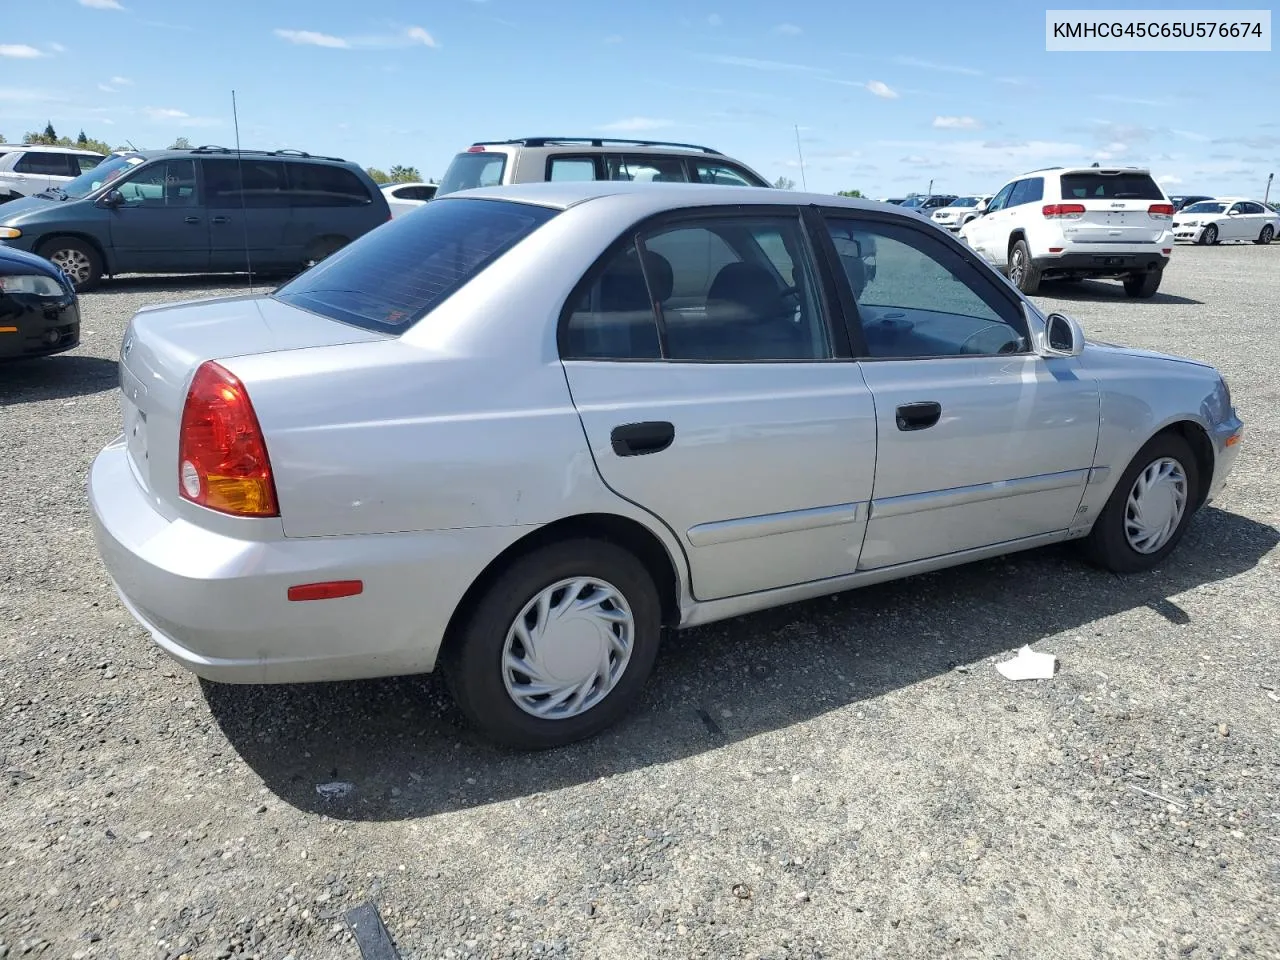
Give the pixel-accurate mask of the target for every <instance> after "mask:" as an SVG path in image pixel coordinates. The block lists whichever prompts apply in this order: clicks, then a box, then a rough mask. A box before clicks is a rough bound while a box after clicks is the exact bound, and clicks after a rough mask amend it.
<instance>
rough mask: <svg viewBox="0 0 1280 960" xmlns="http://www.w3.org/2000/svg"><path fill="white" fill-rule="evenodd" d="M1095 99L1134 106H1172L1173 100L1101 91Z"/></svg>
mask: <svg viewBox="0 0 1280 960" xmlns="http://www.w3.org/2000/svg"><path fill="white" fill-rule="evenodd" d="M1094 99H1095V100H1105V101H1106V102H1107V103H1123V104H1127V105H1129V106H1134V107H1171V106H1173V101H1171V100H1152V99H1148V98H1145V97H1122V96H1119V95H1117V94H1114V93H1100V94H1098V95H1097V96H1096V97H1094Z"/></svg>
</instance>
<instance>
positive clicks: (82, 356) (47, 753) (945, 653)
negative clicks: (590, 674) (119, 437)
mask: <svg viewBox="0 0 1280 960" xmlns="http://www.w3.org/2000/svg"><path fill="white" fill-rule="evenodd" d="M1278 280H1280V246H1273V247H1270V248H1260V247H1226V248H1209V249H1199V248H1192V249H1179V250H1178V251H1177V253H1176V255H1175V258H1174V261H1173V264H1172V266H1171V267H1170V270H1169V273H1168V275H1167V276H1166V279H1165V284H1164V288H1163V290H1162V292H1161V293H1160V294H1159V295H1158V296H1157V297H1156V298H1155V299H1154V300H1151V301H1149V302H1132V301H1129V300H1127V299H1126V298H1125V297H1124V296H1123V295H1122V293H1121V292H1120V290H1119V287H1118V286H1117V285H1115V284H1109V283H1084V284H1077V285H1073V286H1072V285H1058V286H1047V287H1046V289H1045V296H1043V297H1042V298H1041V300H1042V302H1044V303H1047V304H1049V305H1051V306H1053V307H1056V308H1060V309H1065V310H1067V311H1069V312H1073V313H1074V314H1075V315H1076V316H1078V317H1079V318H1080V319H1081V321H1082V322H1083V323H1084V324H1085V326H1086V329H1087V330H1088V331H1089V333H1090V334H1091V335H1093V336H1095V337H1098V338H1101V339H1106V340H1112V341H1118V342H1123V343H1129V344H1133V345H1138V346H1142V347H1148V348H1154V349H1159V350H1167V351H1172V352H1178V353H1184V354H1187V355H1190V356H1194V357H1199V358H1203V359H1206V360H1209V361H1211V362H1213V363H1215V364H1217V365H1218V366H1219V367H1220V368H1221V369H1223V370H1224V371H1225V372H1226V373H1227V375H1228V376H1229V378H1230V379H1231V381H1232V384H1233V389H1234V392H1235V396H1236V403H1237V405H1238V407H1239V408H1240V410H1241V413H1242V416H1243V417H1244V419H1245V420H1246V422H1247V424H1248V429H1249V433H1248V434H1247V439H1246V442H1245V444H1244V447H1243V453H1242V454H1241V457H1240V461H1239V463H1238V466H1237V468H1236V471H1235V473H1234V475H1233V480H1232V482H1231V484H1230V486H1229V487H1228V489H1227V492H1226V495H1225V496H1224V497H1223V499H1222V500H1221V501H1220V502H1219V503H1217V504H1216V505H1215V506H1214V507H1212V508H1209V509H1207V510H1206V511H1205V512H1204V513H1203V514H1201V515H1200V516H1199V517H1198V518H1197V520H1196V521H1195V523H1194V524H1193V526H1192V528H1191V530H1190V532H1189V534H1188V537H1187V539H1186V541H1185V542H1184V544H1183V546H1182V548H1181V549H1180V550H1179V551H1178V552H1177V553H1176V554H1175V556H1174V557H1173V558H1172V559H1171V561H1170V562H1169V563H1168V564H1167V565H1165V566H1164V567H1163V568H1162V569H1160V570H1159V571H1157V572H1155V573H1152V574H1148V575H1143V576H1136V577H1131V578H1126V579H1120V578H1116V577H1113V576H1110V575H1107V574H1103V573H1100V572H1097V571H1095V570H1092V569H1089V568H1086V567H1085V566H1083V565H1082V564H1080V563H1079V562H1078V561H1077V560H1076V559H1075V558H1074V556H1073V555H1072V553H1071V552H1070V551H1069V550H1067V549H1049V550H1044V551H1039V552H1035V553H1031V554H1026V555H1022V556H1017V557H1014V558H1011V559H1008V560H1000V561H994V562H989V563H982V564H978V565H974V566H971V567H967V568H963V569H959V570H953V571H950V572H945V573H941V574H937V575H932V576H926V577H921V578H917V579H913V580H910V581H906V582H902V583H898V584H893V585H889V586H884V587H877V588H871V589H868V590H865V591H860V592H853V593H848V594H845V595H842V596H839V597H835V598H831V599H825V600H820V601H816V602H812V603H806V604H800V605H796V606H792V607H788V608H785V609H781V610H775V611H771V612H769V613H766V614H762V615H758V616H753V617H749V618H745V619H741V620H737V621H733V622H730V623H725V624H720V625H717V626H714V627H710V628H704V629H701V630H698V631H696V632H693V633H690V634H685V635H683V636H682V637H681V638H679V641H678V642H676V643H673V644H670V645H668V647H667V649H666V650H665V652H664V654H663V656H662V658H661V660H660V662H659V668H658V671H657V673H656V675H655V677H654V679H653V682H652V683H651V684H650V687H649V691H648V694H647V698H646V700H645V702H644V703H643V704H642V705H641V707H640V709H639V710H638V711H637V712H636V713H635V714H634V715H633V716H632V717H631V718H630V719H629V720H628V721H627V722H625V723H624V724H623V725H622V726H621V727H620V728H618V729H616V730H614V731H612V732H610V733H609V734H607V735H605V736H603V737H601V738H600V739H598V740H596V741H593V742H591V743H587V744H583V745H580V746H577V747H574V748H570V749H566V750H561V751H558V752H554V753H550V754H541V755H534V756H529V755H520V754H510V753H505V752H502V751H499V750H496V749H494V748H492V747H489V746H487V745H486V744H484V743H483V742H480V741H478V740H477V739H476V738H475V737H474V736H473V735H472V734H471V733H470V732H469V731H468V730H467V729H465V728H464V727H463V725H462V723H461V721H460V718H459V717H458V715H457V714H456V712H455V710H454V709H453V707H452V706H451V705H450V704H449V702H448V700H447V698H446V697H445V695H444V692H443V690H442V688H441V685H440V684H439V683H438V682H437V681H436V680H435V679H434V678H408V679H399V680H389V681H377V682H366V683H351V684H333V685H319V686H309V687H289V688H247V687H234V688H233V687H218V686H206V685H202V684H200V683H199V682H198V681H196V680H194V679H193V678H191V677H190V676H189V675H187V674H185V673H183V672H181V671H179V670H178V669H176V668H175V667H174V666H173V665H172V664H171V663H170V662H169V661H168V660H167V659H166V658H164V657H163V656H162V655H161V654H160V653H158V651H157V650H156V649H155V648H154V647H153V646H152V644H151V643H150V642H149V641H148V640H147V638H146V637H145V636H144V634H143V632H142V631H141V630H139V629H138V628H137V627H136V626H135V625H134V623H133V621H132V620H131V619H130V618H129V617H128V615H127V614H126V613H125V612H124V611H123V610H122V609H121V607H120V606H119V604H118V603H117V601H116V599H115V597H114V595H113V594H112V593H111V591H110V589H109V587H108V586H107V583H106V580H105V578H104V575H103V572H102V569H101V567H100V565H99V562H98V560H97V557H96V554H95V552H94V548H93V542H92V537H91V534H90V530H89V522H88V516H87V508H86V505H85V498H84V477H85V471H86V469H87V467H88V464H89V461H90V459H91V458H92V456H93V455H94V453H95V452H96V451H97V449H98V448H99V447H100V446H101V445H102V444H103V443H105V442H106V441H108V440H110V439H111V437H112V436H114V435H115V433H116V432H117V429H118V410H117V404H116V398H115V394H114V392H113V388H114V386H115V377H116V373H115V363H114V356H115V353H116V349H117V345H118V344H119V342H120V339H121V334H122V329H123V326H124V324H125V323H126V322H127V320H128V318H129V317H130V315H131V314H132V312H133V311H134V309H135V308H137V307H138V306H140V305H142V304H144V303H149V302H154V301H158V300H172V299H181V298H187V297H190V296H203V295H213V294H218V293H222V292H225V291H226V290H227V285H226V281H225V280H210V281H204V282H201V281H198V280H192V279H190V278H186V279H177V280H168V279H165V280H158V279H151V280H143V281H121V282H117V283H113V284H111V285H109V286H107V287H105V288H104V289H103V290H102V291H101V292H99V293H94V294H90V295H87V296H85V297H84V315H85V335H84V343H83V345H82V346H81V348H80V349H78V350H77V351H75V352H74V353H72V354H69V355H65V356H62V357H57V358H52V359H48V360H44V361H39V362H32V363H27V364H19V365H12V366H7V367H3V368H0V409H2V410H3V415H2V416H0V489H3V491H4V493H5V495H4V496H3V498H0V524H2V526H0V529H3V531H4V533H3V543H4V548H3V553H2V557H3V560H4V563H3V566H2V567H0V577H2V578H3V580H2V583H3V588H2V589H0V772H2V773H3V779H0V824H3V828H2V829H0V865H2V867H0V958H9V960H12V958H20V957H28V956H30V957H37V956H41V957H50V958H55V957H56V958H59V960H63V958H69V960H77V958H88V957H94V958H106V957H111V958H117V960H134V958H155V960H171V958H177V957H182V956H186V957H190V958H195V960H204V958H225V957H258V958H262V960H283V958H285V957H293V958H295V960H311V958H315V960H328V958H335V960H355V958H356V957H358V955H359V953H358V949H357V945H356V943H355V942H353V940H352V938H351V936H350V934H349V933H348V932H347V929H346V927H345V926H344V925H343V923H342V917H343V914H344V913H345V911H346V910H348V909H349V908H351V907H352V906H355V905H357V904H359V903H361V902H364V901H366V900H372V901H373V902H374V903H375V904H376V905H377V906H378V908H379V910H380V911H381V912H382V915H383V917H384V918H385V921H386V924H387V926H388V928H389V930H390V932H391V934H392V936H393V937H394V939H395V941H396V943H397V946H398V948H399V950H400V952H401V955H402V956H403V957H404V958H405V960H408V958H428V957H430V958H436V957H450V958H462V957H517V958H523V957H531V956H534V957H538V956H540V957H547V956H552V957H615V956H616V957H628V958H634V957H717V958H719V957H744V958H745V957H753V958H761V960H763V958H779V960H781V958H811V957H830V958H845V957H854V956H859V957H872V956H874V957H928V958H953V957H954V958H960V957H1000V958H1023V957H1025V958H1036V960H1045V958H1054V957H1082V958H1083V957H1090V958H1093V957H1105V956H1125V957H1177V956H1185V957H1192V958H1208V957H1235V956H1245V957H1272V958H1275V957H1280V918H1278V911H1280V799H1278V798H1280V700H1278V699H1277V698H1280V665H1278V662H1277V656H1276V655H1277V652H1280V626H1277V620H1278V617H1277V613H1278V610H1277V601H1276V585H1277V577H1276V564H1277V557H1278V556H1280V551H1277V550H1276V545H1277V542H1280V535H1278V534H1277V524H1278V522H1280V515H1278V511H1280V507H1278V502H1280V501H1278V498H1277V487H1276V482H1275V476H1276V474H1277V472H1278V471H1280V449H1278V446H1277V441H1278V439H1280V437H1278V433H1277V429H1276V427H1275V425H1274V420H1269V419H1268V414H1270V415H1272V416H1274V414H1275V412H1276V411H1277V410H1278V409H1280V395H1278V393H1280V386H1278V383H1280V381H1278V380H1277V378H1276V375H1275V371H1276V370H1277V369H1280V348H1278V347H1277V343H1278V342H1280V341H1277V338H1276V337H1275V331H1274V325H1275V323H1276V318H1277V316H1280V282H1278ZM1024 643H1033V644H1035V646H1036V648H1037V649H1041V650H1046V651H1049V652H1052V653H1054V654H1057V656H1058V657H1059V658H1060V668H1059V672H1058V674H1057V675H1056V676H1055V677H1054V678H1053V679H1052V680H1048V681H1037V682H1028V683H1021V684H1019V683H1012V682H1009V681H1006V680H1004V679H1003V678H1002V677H1000V676H999V674H997V673H996V671H995V669H994V668H993V666H992V663H993V661H994V660H996V659H1002V658H1003V657H1004V656H1005V655H1007V654H1008V653H1009V652H1010V651H1012V650H1014V649H1016V648H1018V647H1020V646H1021V645H1022V644H1024ZM334 781H342V782H348V783H350V784H352V785H353V790H352V792H350V793H349V794H347V795H345V796H339V797H330V798H326V797H324V796H322V795H320V794H319V793H318V792H317V790H316V787H317V785H318V784H326V783H330V782H334Z"/></svg>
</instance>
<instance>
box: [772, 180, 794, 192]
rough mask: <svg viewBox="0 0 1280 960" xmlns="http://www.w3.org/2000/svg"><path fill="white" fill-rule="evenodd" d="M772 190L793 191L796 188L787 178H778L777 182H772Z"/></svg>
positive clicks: (792, 181)
mask: <svg viewBox="0 0 1280 960" xmlns="http://www.w3.org/2000/svg"><path fill="white" fill-rule="evenodd" d="M773 188H774V189H775V190H794V189H795V188H796V182H795V181H794V180H792V179H790V178H789V177H779V178H778V179H777V180H775V181H773Z"/></svg>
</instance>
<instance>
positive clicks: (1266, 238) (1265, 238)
mask: <svg viewBox="0 0 1280 960" xmlns="http://www.w3.org/2000/svg"><path fill="white" fill-rule="evenodd" d="M1272 236H1274V234H1273V233H1272V231H1271V228H1270V227H1263V228H1262V242H1263V243H1270V242H1271V238H1272Z"/></svg>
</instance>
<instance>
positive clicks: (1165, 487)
mask: <svg viewBox="0 0 1280 960" xmlns="http://www.w3.org/2000/svg"><path fill="white" fill-rule="evenodd" d="M1199 489H1200V471H1199V469H1198V468H1197V466H1196V458H1195V456H1194V454H1193V453H1192V452H1191V447H1190V446H1189V445H1188V444H1187V441H1186V440H1184V439H1182V437H1180V436H1178V435H1176V434H1173V433H1162V434H1160V435H1158V436H1156V437H1153V438H1152V439H1151V440H1150V441H1148V442H1147V444H1146V446H1144V447H1143V448H1142V449H1141V450H1139V451H1138V454H1137V456H1135V457H1134V458H1133V461H1132V462H1131V463H1130V464H1129V466H1128V468H1127V469H1126V470H1125V472H1124V474H1123V475H1122V476H1121V477H1120V481H1119V483H1117V484H1116V488H1115V490H1113V491H1112V493H1111V497H1110V499H1109V500H1107V505H1106V506H1105V507H1103V508H1102V512H1101V513H1100V514H1099V515H1098V519H1097V521H1095V523H1094V525H1093V530H1092V531H1091V532H1090V533H1089V536H1088V537H1087V538H1086V539H1085V540H1084V541H1083V542H1082V544H1081V546H1082V548H1083V550H1084V553H1085V556H1086V557H1088V559H1089V560H1091V561H1092V562H1093V563H1096V564H1097V565H1098V566H1101V567H1105V568H1106V569H1108V570H1111V571H1112V572H1114V573H1138V572H1140V571H1142V570H1150V569H1151V568H1152V567H1155V566H1157V565H1158V564H1160V563H1161V561H1163V560H1164V558H1165V557H1167V556H1168V555H1169V554H1170V553H1172V552H1173V549H1174V547H1176V546H1177V545H1178V541H1179V540H1181V539H1182V535H1183V534H1184V533H1185V532H1186V529H1187V524H1188V523H1190V521H1191V515H1192V513H1193V512H1194V511H1195V506H1194V505H1195V504H1196V503H1198V502H1199Z"/></svg>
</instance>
